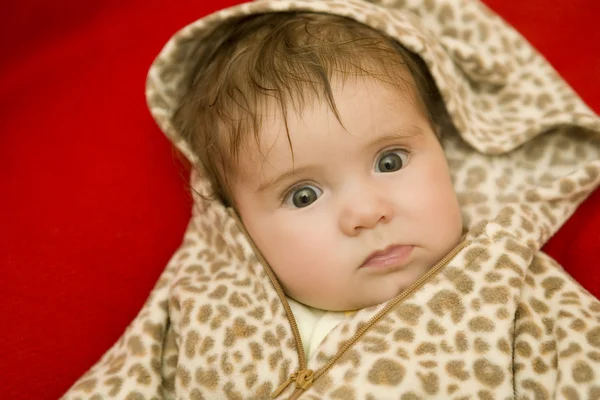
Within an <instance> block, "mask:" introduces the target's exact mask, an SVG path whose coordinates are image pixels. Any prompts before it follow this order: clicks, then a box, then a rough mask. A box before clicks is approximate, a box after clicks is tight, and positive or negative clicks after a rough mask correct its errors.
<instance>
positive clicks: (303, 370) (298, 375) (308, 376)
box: [227, 208, 471, 400]
mask: <svg viewBox="0 0 600 400" xmlns="http://www.w3.org/2000/svg"><path fill="white" fill-rule="evenodd" d="M227 211H228V213H229V215H231V216H232V217H233V218H234V219H235V220H236V221H237V223H238V226H239V227H240V229H242V232H244V234H245V236H246V238H247V239H248V241H249V242H250V244H251V246H252V249H253V250H254V253H255V254H256V256H257V257H258V259H259V261H260V263H261V264H262V266H263V267H264V270H265V272H266V273H267V276H268V277H269V280H270V281H271V283H272V284H273V286H274V287H275V290H276V291H277V295H278V296H279V299H280V300H281V303H282V304H283V308H284V309H285V313H286V315H287V317H288V320H289V322H290V325H291V327H292V333H293V335H294V339H295V341H296V351H297V353H298V360H299V364H300V369H299V371H297V372H294V373H292V374H291V375H290V376H289V377H288V379H286V380H285V381H284V382H283V383H282V384H281V385H279V387H277V389H275V390H274V391H273V393H271V399H275V398H277V397H278V396H279V395H280V394H281V393H283V392H284V391H285V389H287V387H288V386H289V385H291V384H292V383H294V382H295V383H296V387H295V389H294V391H293V392H292V395H291V396H290V397H289V398H288V400H296V399H298V397H300V395H301V394H302V393H304V391H305V390H306V389H308V388H309V387H310V386H312V384H313V383H314V382H315V381H316V380H317V379H319V378H320V377H321V376H323V375H324V374H325V373H326V372H327V371H329V370H330V369H331V367H333V365H335V363H336V362H337V361H338V360H339V359H340V358H341V357H342V356H343V355H344V354H345V353H346V351H348V350H349V349H350V348H351V347H352V346H353V345H354V343H356V342H357V341H358V340H359V339H360V338H361V337H362V336H363V335H364V334H365V333H366V332H367V331H368V330H369V329H371V327H373V325H375V324H376V323H377V322H379V320H380V319H381V318H383V317H384V316H385V315H386V314H387V313H388V312H390V310H392V309H393V308H394V307H396V306H397V305H398V304H400V303H401V302H402V301H404V300H405V299H406V298H407V297H410V296H411V295H412V294H413V293H414V292H416V291H417V290H418V289H420V288H421V286H423V285H424V284H425V283H426V282H427V281H428V280H430V279H431V278H432V277H434V276H435V275H437V274H438V273H439V272H440V271H441V270H442V269H443V267H445V266H446V264H448V262H450V260H451V259H453V258H454V256H456V255H457V254H458V253H459V252H460V251H461V250H462V249H464V248H465V247H466V246H468V245H469V244H470V243H471V241H469V240H464V241H462V242H460V243H459V244H458V245H457V246H456V247H454V249H452V250H451V251H450V252H449V253H448V254H446V255H445V256H444V258H442V259H441V260H440V261H438V263H437V264H435V265H434V266H433V267H432V268H431V269H429V270H428V271H427V272H426V273H424V274H423V275H421V276H420V277H419V278H418V279H417V280H416V281H414V282H413V283H412V284H411V285H409V286H408V287H407V288H406V289H405V290H403V291H402V292H401V293H400V294H399V295H398V296H396V297H394V298H393V299H392V300H390V301H388V303H387V304H386V305H385V307H383V308H382V309H381V310H379V312H377V314H375V315H374V316H373V317H371V319H369V320H368V321H367V323H366V324H364V325H363V326H362V327H361V328H360V329H359V330H358V331H357V332H356V333H355V334H354V335H352V337H351V338H350V339H349V340H348V341H346V342H345V343H344V345H343V346H342V348H341V349H340V350H339V351H338V352H337V353H336V354H335V355H334V356H333V357H331V358H330V359H329V361H327V363H326V364H325V365H324V366H323V367H321V368H320V369H319V370H317V371H316V372H314V371H313V370H311V369H308V368H307V362H306V356H305V355H304V348H303V346H302V339H301V337H300V332H299V330H298V325H297V324H296V319H295V318H294V314H293V313H292V309H291V308H290V305H289V303H288V301H287V298H286V296H285V293H283V289H282V288H281V286H280V285H279V281H278V280H277V277H275V273H274V272H273V271H272V270H271V267H270V266H269V264H268V263H267V261H266V260H265V258H264V257H263V255H262V254H261V252H260V251H259V250H258V248H257V247H256V245H255V244H254V242H253V241H252V239H251V238H250V235H249V234H248V231H246V228H245V227H244V224H242V221H241V219H240V217H239V215H238V214H237V212H236V211H235V210H234V209H233V208H227Z"/></svg>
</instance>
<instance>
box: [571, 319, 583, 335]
mask: <svg viewBox="0 0 600 400" xmlns="http://www.w3.org/2000/svg"><path fill="white" fill-rule="evenodd" d="M569 327H570V328H571V329H573V330H574V331H576V332H582V331H584V330H585V329H586V328H587V325H586V323H585V322H584V321H583V320H582V319H580V318H577V319H576V320H575V321H573V322H571V325H570V326H569Z"/></svg>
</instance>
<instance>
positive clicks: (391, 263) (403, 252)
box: [360, 244, 414, 268]
mask: <svg viewBox="0 0 600 400" xmlns="http://www.w3.org/2000/svg"><path fill="white" fill-rule="evenodd" d="M413 247H414V246H411V245H402V244H392V245H390V246H388V247H386V248H384V249H383V250H378V251H375V252H373V253H371V254H370V255H369V256H368V257H367V258H366V259H365V260H364V261H363V263H362V265H361V266H360V268H385V267H401V266H403V265H404V264H405V263H406V260H407V259H408V257H409V256H410V254H411V253H412V250H413Z"/></svg>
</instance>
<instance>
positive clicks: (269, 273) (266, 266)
mask: <svg viewBox="0 0 600 400" xmlns="http://www.w3.org/2000/svg"><path fill="white" fill-rule="evenodd" d="M227 212H228V213H229V215H230V216H231V217H233V219H234V220H235V221H236V222H237V225H238V227H239V228H240V229H241V230H242V232H243V233H244V236H246V239H247V240H248V242H249V243H250V246H252V250H254V254H255V255H256V257H258V261H260V263H261V265H262V266H263V269H264V270H265V272H266V273H267V276H268V277H269V280H270V281H271V283H272V284H273V287H275V291H276V292H277V296H279V300H280V301H281V304H283V309H284V310H285V314H286V315H287V318H288V320H289V322H290V325H291V326H292V333H293V335H294V340H295V342H296V352H297V353H298V363H299V364H300V372H304V371H305V370H306V356H305V355H304V347H303V345H302V339H301V338H300V331H299V330H298V324H296V319H295V318H294V314H293V313H292V309H291V308H290V304H289V303H288V301H287V298H286V297H285V293H283V289H282V288H281V285H280V284H279V281H278V280H277V277H276V276H275V273H274V272H273V270H271V267H270V266H269V264H268V263H267V260H265V258H264V257H263V255H262V253H261V252H260V251H259V250H258V248H257V247H256V245H255V244H254V241H253V240H252V238H251V237H250V235H249V234H248V231H247V230H246V227H245V226H244V224H243V223H242V219H241V218H240V216H239V215H238V213H237V211H235V210H234V209H233V208H232V207H227ZM300 372H298V374H299V373H300ZM310 372H312V371H310ZM292 376H294V374H292V375H290V377H289V378H288V379H287V380H286V381H285V382H284V383H286V382H287V384H286V385H285V387H283V385H281V386H280V387H279V388H282V387H283V388H282V389H281V390H280V391H279V393H278V395H279V394H281V392H283V391H284V390H285V388H286V387H287V386H288V385H289V384H290V383H291V382H292V381H291V379H294V380H295V379H297V378H298V377H297V376H296V377H294V378H292Z"/></svg>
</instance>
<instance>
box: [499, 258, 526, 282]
mask: <svg viewBox="0 0 600 400" xmlns="http://www.w3.org/2000/svg"><path fill="white" fill-rule="evenodd" d="M494 268H495V269H510V270H512V271H514V272H515V273H516V275H517V276H519V277H520V276H521V275H522V271H521V268H520V267H519V266H518V265H517V264H515V263H514V262H513V261H512V260H511V259H510V258H509V257H508V256H507V255H506V254H502V255H501V256H500V257H498V261H496V265H495V266H494Z"/></svg>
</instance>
